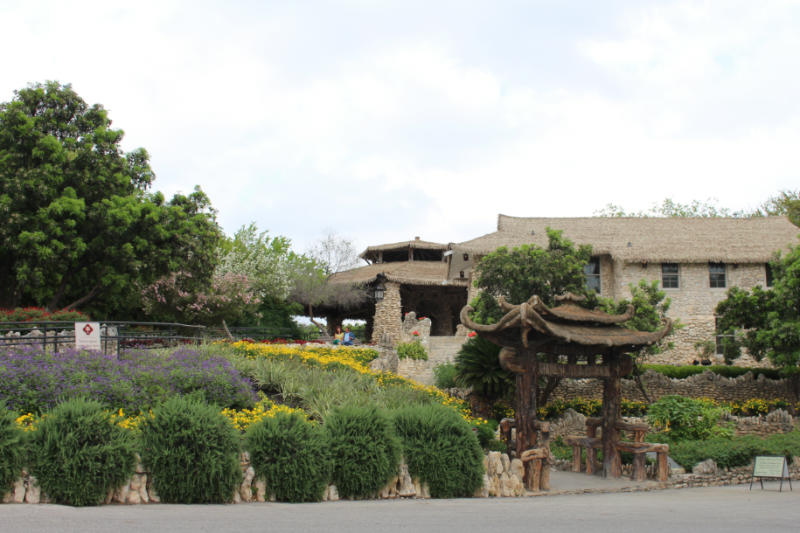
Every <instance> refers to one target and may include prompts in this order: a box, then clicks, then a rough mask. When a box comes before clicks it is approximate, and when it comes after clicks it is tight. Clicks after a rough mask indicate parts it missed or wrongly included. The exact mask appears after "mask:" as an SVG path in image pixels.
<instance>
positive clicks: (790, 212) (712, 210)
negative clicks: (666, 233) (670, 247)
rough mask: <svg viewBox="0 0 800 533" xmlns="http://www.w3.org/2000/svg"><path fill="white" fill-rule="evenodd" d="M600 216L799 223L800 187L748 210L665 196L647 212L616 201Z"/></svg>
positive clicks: (608, 205) (712, 201)
mask: <svg viewBox="0 0 800 533" xmlns="http://www.w3.org/2000/svg"><path fill="white" fill-rule="evenodd" d="M594 214H595V215H596V216H599V217H700V218H709V217H734V218H748V217H763V216H785V217H787V218H788V219H789V220H790V221H791V222H792V224H794V225H795V226H800V190H796V191H792V190H784V191H780V192H779V193H778V194H776V195H774V196H771V197H770V198H768V199H767V200H766V201H765V202H764V203H762V204H761V205H760V206H759V207H757V208H756V209H753V210H750V211H747V210H741V211H733V210H731V209H728V208H727V207H720V206H719V205H717V201H716V200H714V199H711V198H709V199H708V200H706V201H704V202H701V201H699V200H693V201H691V202H689V203H688V204H682V203H680V202H676V201H674V200H673V199H672V198H665V199H664V200H663V201H662V202H661V203H660V204H654V205H652V206H651V207H650V209H648V210H647V211H626V210H625V209H624V208H622V207H620V206H618V205H616V204H607V205H606V206H605V207H604V208H602V209H600V210H598V211H595V213H594Z"/></svg>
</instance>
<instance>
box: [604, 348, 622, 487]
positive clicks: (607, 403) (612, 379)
mask: <svg viewBox="0 0 800 533" xmlns="http://www.w3.org/2000/svg"><path fill="white" fill-rule="evenodd" d="M609 357H610V358H611V360H610V361H609V370H610V375H609V377H608V378H607V379H606V380H605V381H604V382H603V415H602V416H603V426H602V427H603V435H602V439H603V477H614V478H618V477H620V476H621V475H622V460H621V458H620V455H619V451H618V450H617V443H618V442H619V431H618V430H617V428H616V423H617V420H619V416H620V404H621V397H622V394H621V386H620V376H619V374H620V369H619V354H617V353H613V354H610V355H609Z"/></svg>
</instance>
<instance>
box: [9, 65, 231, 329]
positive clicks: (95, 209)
mask: <svg viewBox="0 0 800 533" xmlns="http://www.w3.org/2000/svg"><path fill="white" fill-rule="evenodd" d="M122 136H123V132H122V131H121V130H116V129H112V128H111V121H110V119H109V118H108V114H107V112H106V110H105V109H103V107H102V106H101V105H98V104H95V105H93V106H91V107H90V106H88V105H87V104H86V102H84V101H83V100H82V99H81V98H80V97H79V96H78V94H77V93H75V91H73V90H72V87H71V86H70V85H63V86H62V85H60V84H59V83H57V82H54V81H51V82H47V83H45V84H37V85H32V86H30V87H28V88H26V89H22V90H19V91H16V93H15V98H14V99H13V100H12V101H11V102H7V103H3V104H0V215H1V216H2V218H3V224H2V225H0V306H2V307H16V306H20V305H39V306H46V307H47V308H48V309H55V308H58V307H64V308H75V307H81V308H84V309H86V306H91V310H92V311H93V314H94V315H99V316H103V315H107V314H110V313H114V312H120V311H122V310H126V309H128V310H129V309H132V308H135V307H136V306H137V304H138V301H137V300H138V294H139V291H138V290H136V287H137V286H138V285H146V284H148V283H150V282H152V281H154V280H155V279H157V278H158V277H160V276H162V275H165V274H167V273H169V272H176V271H179V270H186V271H190V272H192V273H193V276H194V279H195V280H197V282H198V283H201V282H202V281H204V280H207V279H208V278H210V276H211V273H212V272H213V267H214V263H215V260H216V258H215V256H214V254H213V251H214V250H215V249H216V244H217V241H218V240H219V238H220V235H221V232H220V230H219V228H218V226H217V224H216V219H215V213H214V211H213V209H211V206H210V202H209V200H208V197H207V196H206V195H205V194H203V192H202V191H200V189H195V191H194V192H193V193H191V194H189V195H186V196H184V195H176V196H175V197H174V198H173V199H172V200H171V201H169V202H167V201H165V198H164V196H163V195H162V194H161V193H158V192H156V193H150V192H148V189H149V188H150V186H151V184H152V182H153V180H154V178H155V175H154V173H153V171H152V169H151V168H150V165H149V162H148V154H147V152H146V151H145V150H144V149H142V148H140V149H137V150H135V151H133V152H130V153H127V154H125V153H123V152H122V150H121V149H120V147H119V144H120V142H121V140H122Z"/></svg>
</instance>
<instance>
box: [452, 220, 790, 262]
mask: <svg viewBox="0 0 800 533" xmlns="http://www.w3.org/2000/svg"><path fill="white" fill-rule="evenodd" d="M548 227H549V228H552V229H556V230H562V231H563V232H564V236H565V237H567V238H568V239H570V240H572V241H573V242H575V243H576V244H591V245H592V249H593V251H594V254H595V255H609V256H611V257H612V258H614V259H617V260H621V261H624V262H631V263H632V262H647V261H651V262H658V263H662V262H670V263H704V262H720V263H766V262H768V261H769V260H770V259H772V257H773V254H774V253H775V251H776V250H784V251H785V250H786V249H787V248H788V246H790V245H792V246H793V245H797V244H798V243H799V242H798V238H797V235H798V232H800V230H798V228H797V226H795V225H793V224H792V223H791V222H789V220H788V219H786V218H785V217H754V218H721V217H714V218H689V217H670V218H662V217H650V218H642V217H582V218H544V217H541V218H539V217H532V218H523V217H510V216H507V215H499V216H498V220H497V231H495V232H493V233H489V234H486V235H483V236H481V237H477V238H475V239H471V240H469V241H465V242H462V243H458V244H455V245H454V246H453V249H454V250H457V251H459V252H460V251H464V252H469V253H474V254H479V255H482V254H487V253H489V252H492V251H494V250H496V249H497V248H498V247H500V246H506V247H508V248H514V247H518V246H521V245H523V244H536V245H538V246H542V247H546V246H547V231H546V229H547V228H548Z"/></svg>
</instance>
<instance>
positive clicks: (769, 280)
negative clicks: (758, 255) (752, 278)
mask: <svg viewBox="0 0 800 533" xmlns="http://www.w3.org/2000/svg"><path fill="white" fill-rule="evenodd" d="M764 267H765V269H766V271H767V272H766V274H767V287H772V282H773V281H774V280H773V277H772V265H770V264H769V263H767V264H766V265H764Z"/></svg>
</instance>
